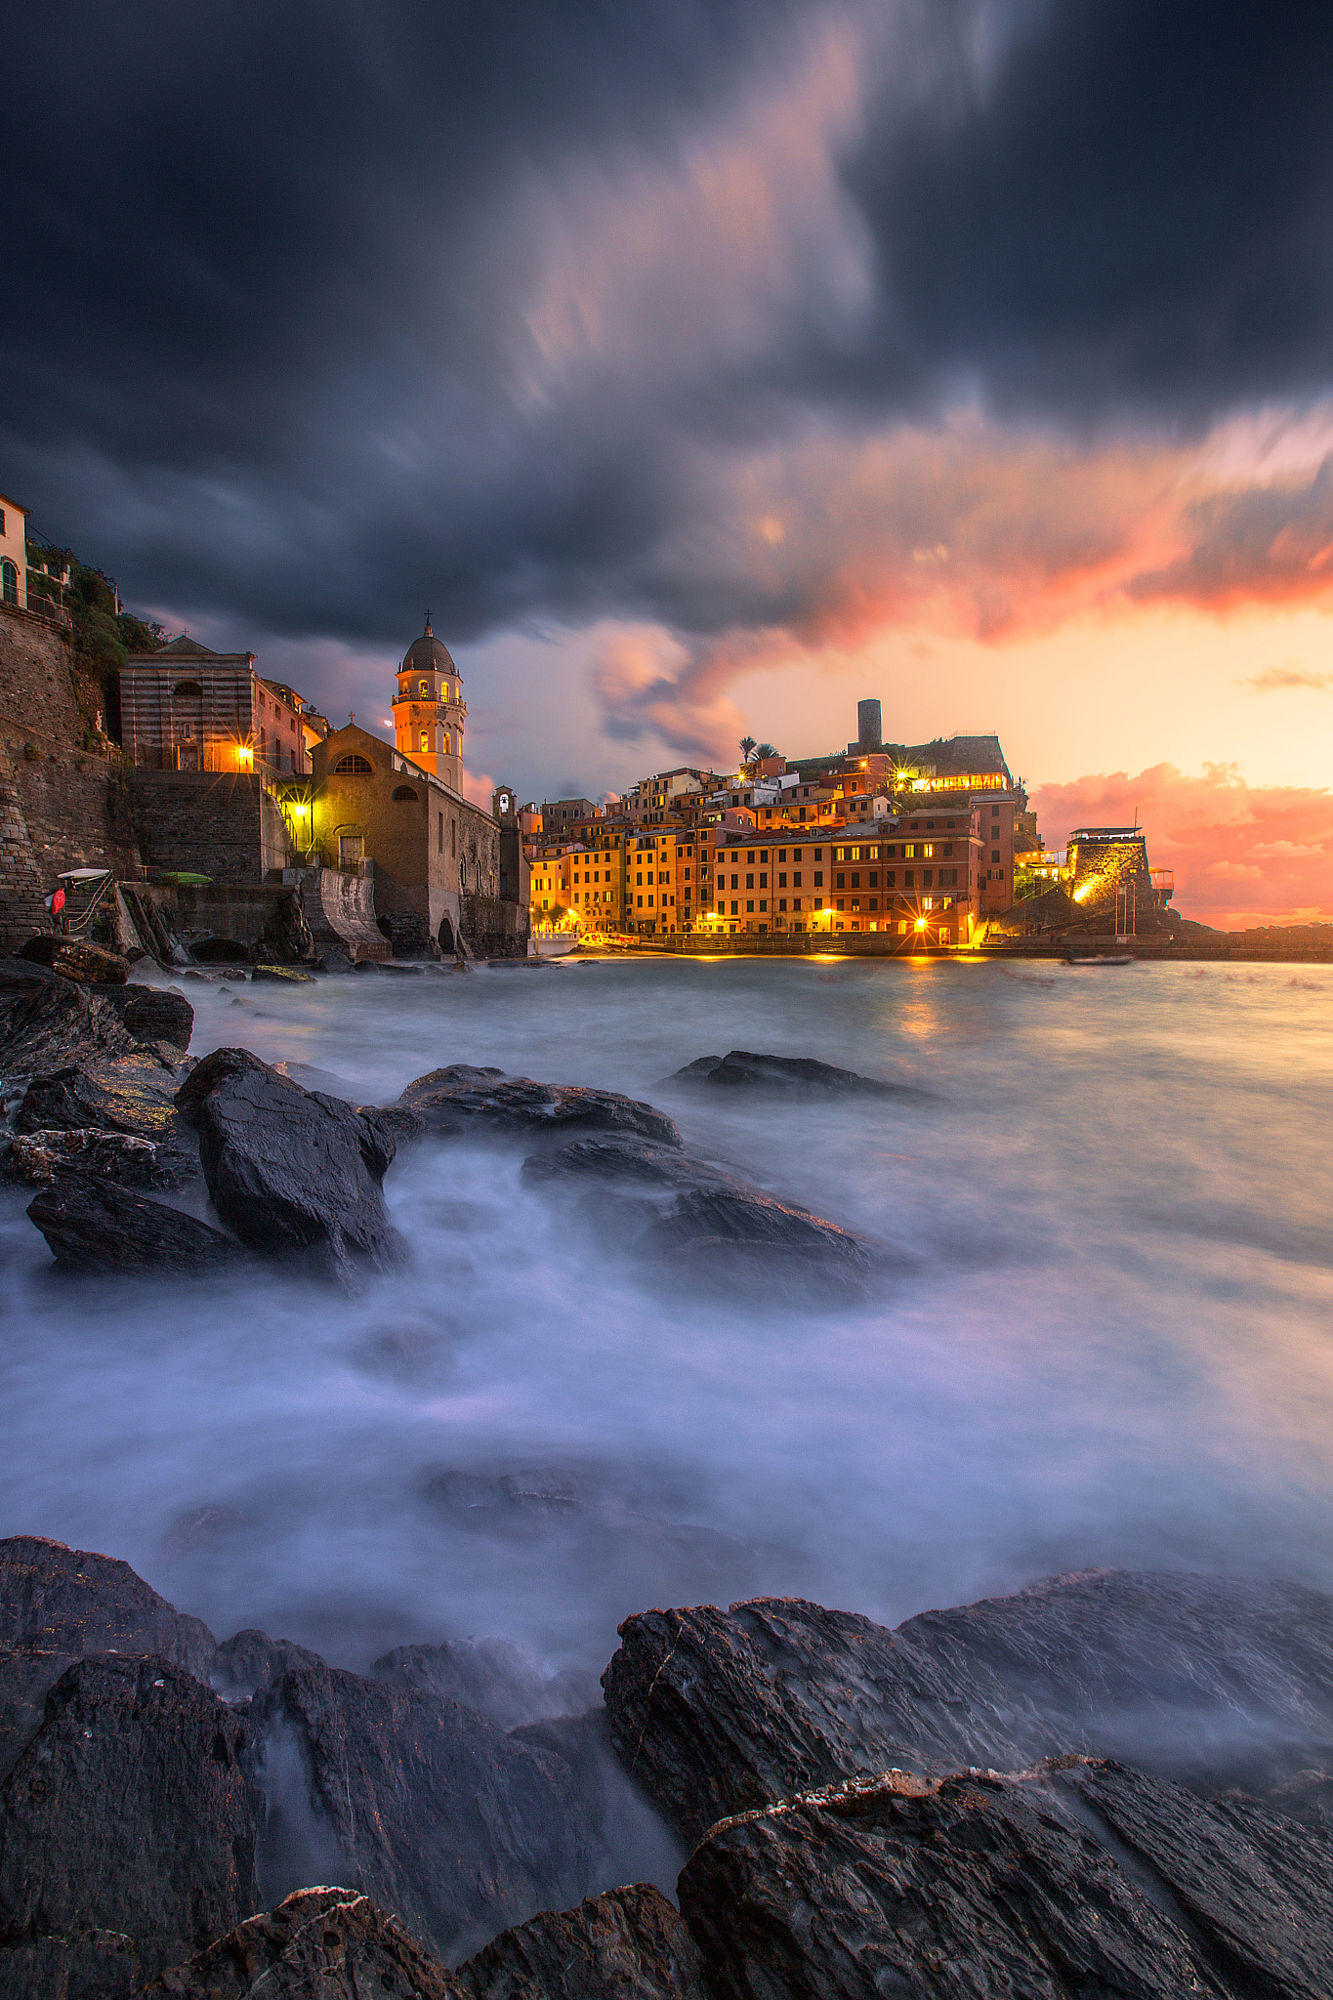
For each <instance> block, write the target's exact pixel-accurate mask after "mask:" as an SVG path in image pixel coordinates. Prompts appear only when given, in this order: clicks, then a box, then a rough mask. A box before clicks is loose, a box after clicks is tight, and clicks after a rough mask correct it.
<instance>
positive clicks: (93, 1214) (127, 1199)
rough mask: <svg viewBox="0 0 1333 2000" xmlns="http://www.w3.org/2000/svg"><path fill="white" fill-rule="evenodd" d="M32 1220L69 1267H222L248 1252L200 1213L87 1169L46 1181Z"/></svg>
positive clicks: (159, 1270) (162, 1270)
mask: <svg viewBox="0 0 1333 2000" xmlns="http://www.w3.org/2000/svg"><path fill="white" fill-rule="evenodd" d="M28 1219H29V1221H30V1222H33V1223H35V1224H36V1226H37V1228H38V1229H40V1230H41V1232H42V1235H43V1236H44V1237H45V1238H46V1241H47V1245H48V1247H49V1249H50V1251H51V1255H52V1256H53V1257H54V1258H55V1260H56V1263H57V1265H58V1266H59V1268H60V1269H61V1270H63V1271H87V1272H100V1273H104V1274H106V1275H108V1276H110V1275H114V1274H130V1273H136V1272H142V1273H144V1274H145V1275H148V1276H159V1275H162V1276H165V1275H166V1274H167V1273H182V1272H206V1271H218V1270H223V1269H226V1268H227V1267H228V1266H231V1265H235V1264H238V1263H241V1262H242V1261H243V1260H244V1255H245V1253H244V1251H243V1250H242V1248H241V1245H240V1244H239V1243H237V1242H236V1241H235V1240H234V1239H233V1238H232V1237H230V1236H224V1235H223V1233H222V1231H221V1230H220V1229H214V1228H213V1227H212V1226H211V1225H210V1224H209V1223H207V1222H200V1220H199V1219H198V1217H197V1216H193V1215H183V1214H182V1213H181V1211H180V1210H179V1209H177V1208H166V1207H164V1206H163V1204H162V1203H161V1202H160V1201H149V1200H147V1199H146V1197H145V1196H143V1195H141V1194H138V1193H136V1192H135V1190H134V1189H133V1188H126V1187H119V1186H118V1185H117V1184H116V1183H115V1182H114V1181H106V1180H96V1179H94V1178H92V1176H90V1175H88V1174H78V1173H65V1174H61V1175H60V1176H59V1177H58V1178H57V1179H56V1180H54V1181H53V1182H52V1183H51V1185H50V1186H49V1187H44V1188H42V1189H41V1191H40V1192H39V1193H38V1194H36V1195H34V1197H33V1199H32V1200H31V1201H30V1202H29V1203H28Z"/></svg>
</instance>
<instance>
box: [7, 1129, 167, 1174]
mask: <svg viewBox="0 0 1333 2000" xmlns="http://www.w3.org/2000/svg"><path fill="white" fill-rule="evenodd" d="M4 1164H5V1172H6V1174H7V1175H8V1176H9V1177H10V1179H12V1180H16V1181H22V1182H24V1184H25V1185H26V1186H28V1187H49V1186H50V1185H51V1183H52V1182H53V1181H54V1180H55V1179H56V1177H57V1175H59V1174H64V1173H69V1172H77V1173H82V1174H91V1175H94V1176H96V1177H98V1178H99V1179H102V1180H108V1181H114V1182H115V1183H116V1184H117V1186H119V1187H169V1186H171V1184H172V1181H173V1178H174V1177H173V1175H172V1174H171V1173H170V1172H169V1171H165V1170H163V1169H162V1168H160V1167H159V1166H158V1164H157V1147H156V1146H155V1145H154V1143H153V1141H152V1140H151V1139H136V1138H134V1137H132V1136H131V1135H130V1134H129V1133H128V1132H90V1131H81V1132H58V1131H51V1132H43V1131H38V1132H26V1133H25V1132H16V1133H15V1134H14V1136H13V1138H12V1139H11V1140H10V1142H9V1150H8V1152H7V1154H6V1155H5V1163H4Z"/></svg>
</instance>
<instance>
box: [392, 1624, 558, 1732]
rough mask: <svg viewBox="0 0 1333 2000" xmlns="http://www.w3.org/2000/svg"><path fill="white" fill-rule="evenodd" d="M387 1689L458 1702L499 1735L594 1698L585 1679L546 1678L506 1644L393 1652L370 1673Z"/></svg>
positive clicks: (459, 1643) (521, 1650)
mask: <svg viewBox="0 0 1333 2000" xmlns="http://www.w3.org/2000/svg"><path fill="white" fill-rule="evenodd" d="M370 1671H371V1673H372V1675H373V1676H374V1678H375V1679H376V1680H381V1681H387V1682H388V1683H389V1684H390V1686H392V1687H402V1688H422V1689H424V1690H425V1691H426V1692H427V1693H428V1694H437V1695H444V1696H446V1697H447V1698H448V1699H449V1700H450V1701H460V1702H463V1703H464V1704H465V1705H466V1706H467V1707H468V1708H475V1709H478V1710H479V1711H480V1713H481V1714H482V1715H486V1716H489V1717H490V1719H491V1721H492V1722H498V1723H499V1725H500V1727H501V1728H502V1729H514V1728H517V1727H518V1725H519V1724H520V1723H525V1722H536V1721H537V1720H538V1718H539V1717H541V1716H547V1715H572V1714H573V1713H574V1712H575V1711H576V1710H580V1709H585V1708H587V1707H588V1706H589V1704H590V1703H591V1702H592V1701H593V1700H594V1699H595V1697H596V1684H595V1682H593V1681H592V1679H591V1676H587V1677H585V1676H583V1675H581V1674H578V1673H575V1672H565V1673H557V1674H548V1673H546V1672H544V1671H543V1669H542V1667H541V1664H540V1662H539V1661H538V1660H537V1658H536V1656H535V1654H533V1653H531V1652H529V1651H528V1650H527V1648H526V1647H523V1646H516V1645H514V1644H513V1643H512V1641H510V1640H508V1639H445V1640H442V1641H441V1643H440V1644H439V1645H438V1646H395V1647H394V1648H393V1650H392V1651H391V1652H388V1653H382V1654H381V1655H380V1657H379V1659H378V1660H375V1661H374V1662H373V1663H372V1665H371V1669H370Z"/></svg>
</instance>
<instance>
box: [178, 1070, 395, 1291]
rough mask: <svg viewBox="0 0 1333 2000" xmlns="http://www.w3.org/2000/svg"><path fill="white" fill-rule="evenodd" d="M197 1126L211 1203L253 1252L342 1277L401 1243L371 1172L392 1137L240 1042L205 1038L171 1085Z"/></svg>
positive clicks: (370, 1118) (389, 1257) (389, 1152)
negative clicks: (223, 1044)
mask: <svg viewBox="0 0 1333 2000" xmlns="http://www.w3.org/2000/svg"><path fill="white" fill-rule="evenodd" d="M176 1103H177V1106H178V1108H179V1110H180V1113H181V1116H182V1117H184V1118H185V1119H187V1120H188V1121H189V1122H190V1123H191V1124H192V1125H194V1126H195V1127H196V1128H197V1130H198V1134H199V1151H200V1161H201V1164H202V1167H203V1172H204V1179H205V1180H206V1181H207V1183H208V1191H209V1194H210V1195H211V1196H212V1199H213V1205H214V1207H215V1208H216V1209H217V1211H218V1214H219V1215H220V1216H221V1217H222V1219H223V1221H224V1222H225V1223H226V1224H227V1225H228V1227H229V1228H231V1229H234V1230H235V1232H236V1234H237V1235H238V1236H239V1237H240V1239H241V1241H242V1242H243V1243H245V1244H247V1245H248V1246H249V1247H250V1248H251V1249H253V1250H255V1251H257V1252H258V1253H259V1254H260V1255H262V1256H265V1257H269V1258H273V1259H275V1260H277V1261H280V1262H286V1263H289V1264H293V1265H296V1266H298V1267H302V1268H305V1269H308V1270H314V1271H317V1272H320V1273H323V1274H325V1275H329V1276H333V1277H338V1278H340V1279H344V1280H346V1279H348V1278H350V1277H351V1276H352V1274H353V1273H354V1272H355V1270H356V1268H357V1267H358V1266H362V1267H364V1266H367V1265H369V1266H373V1267H376V1268H379V1269H386V1268H388V1267H389V1266H391V1265H393V1264H394V1263H396V1262H397V1261H398V1259H399V1257H400V1255H401V1250H402V1246H401V1242H400V1239H399V1238H398V1235H397V1233H396V1231H395V1230H394V1229H393V1227H392V1225H391V1224H390V1222H389V1216H388V1211H387V1209H386V1208H385V1206H384V1194H383V1190H382V1187H381V1182H382V1181H383V1179H384V1174H385V1169H386V1168H387V1167H388V1165H389V1162H390V1161H391V1160H392V1158H393V1156H394V1151H395V1143H396V1142H395V1140H394V1136H393V1134H392V1132H391V1131H390V1130H389V1128H388V1126H387V1125H386V1123H385V1122H384V1120H383V1119H381V1118H379V1117H377V1116H376V1115H375V1114H373V1113H369V1112H363V1111H358V1110H356V1109H355V1108H354V1107H353V1106H351V1105H349V1104H345V1103H343V1101H342V1100H341V1099H340V1098H335V1097H326V1096H325V1095H324V1094H323V1093H322V1092H319V1091H307V1090H303V1089H302V1088H301V1086H300V1085H299V1084H298V1083H294V1082H293V1081H292V1079H291V1078H290V1077H285V1076H279V1075H278V1073H277V1072H276V1070H273V1069H271V1068H270V1067H269V1065H268V1064H267V1063H264V1062H261V1061H260V1060H259V1058H258V1057H257V1056H254V1055H251V1054H250V1052H249V1050H248V1049H215V1050H214V1051H213V1053H212V1054H211V1055H208V1056H205V1057H204V1059H203V1061H202V1062H200V1063H198V1064H197V1065H196V1067H195V1068H194V1069H193V1070H192V1071H191V1073H190V1075H189V1076H188V1077H187V1078H186V1080H185V1082H184V1083H183V1084H182V1086H181V1088H180V1090H179V1091H178V1093H177V1096H176Z"/></svg>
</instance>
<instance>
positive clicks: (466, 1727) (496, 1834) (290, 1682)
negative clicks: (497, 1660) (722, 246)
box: [253, 1667, 593, 1957]
mask: <svg viewBox="0 0 1333 2000" xmlns="http://www.w3.org/2000/svg"><path fill="white" fill-rule="evenodd" d="M253 1718H254V1726H255V1730H256V1734H257V1736H258V1737H259V1739H260V1741H261V1746H262V1747H261V1756H262V1759H263V1771H264V1788H265V1791H266V1794H267V1799H268V1831H267V1835H266V1850H265V1852H266V1863H265V1879H266V1880H274V1879H275V1878H276V1879H277V1880H278V1882H279V1884H280V1886H291V1887H295V1886H298V1885H300V1884H303V1883H308V1882H309V1881H311V1880H312V1879H319V1877H320V1875H323V1877H324V1879H327V1878H328V1875H329V1874H330V1873H333V1874H334V1875H335V1876H336V1877H338V1878H340V1879H341V1880H343V1881H344V1882H346V1883H347V1884H349V1885H350V1886H354V1887H356V1888H357V1889H359V1890H360V1891H361V1893H362V1894H363V1895H367V1896H369V1897H370V1898H371V1899H372V1901H374V1902H376V1903H380V1904H383V1905H384V1907H385V1908H387V1909H390V1910H393V1911H394V1912H395V1913H396V1914H397V1915H398V1916H399V1917H400V1918H401V1919H402V1921H403V1922H404V1923H405V1924H406V1925H407V1927H408V1929H409V1930H410V1931H412V1932H413V1933H414V1934H415V1935H417V1936H419V1937H421V1938H423V1939H424V1940H425V1941H426V1943H427V1944H429V1945H430V1946H431V1947H432V1949H434V1950H436V1951H438V1952H440V1953H441V1954H443V1955H446V1956H448V1957H455V1956H458V1955H461V1954H462V1953H464V1952H467V1951H474V1950H476V1949H477V1948H478V1947H479V1946H480V1945H481V1944H482V1943H484V1941H485V1940H486V1939H487V1938H489V1937H491V1936H493V1935H494V1933H495V1932H496V1930H498V1929H500V1928H501V1927H502V1926H504V1925H506V1924H512V1923H517V1922H522V1921H523V1920H525V1919H526V1918H528V1917H530V1916H532V1915H533V1913H534V1912H535V1911H536V1910H539V1909H541V1908H544V1907H546V1906H548V1905H550V1904H565V1903H570V1902H573V1901H574V1900H576V1899H577V1897H578V1896H580V1895H581V1894H583V1893H584V1891H585V1890H586V1888H587V1887H588V1881H587V1868H588V1852H589V1849H590V1846H591V1841H592V1836H593V1829H592V1827H591V1826H590V1824H589V1823H588V1817H587V1812H586V1808H585V1807H584V1805H583V1803H582V1801H581V1799H580V1797H579V1793H578V1787H577V1785H576V1783H575V1780H574V1776H573V1774H572V1773H571V1772H570V1771H569V1769H568V1768H567V1767H566V1766H565V1765H564V1764H563V1763H562V1762H561V1761H560V1760H559V1759H558V1758H556V1757H553V1756H551V1755H549V1754H547V1753H545V1752H542V1751H538V1750H535V1749H531V1748H529V1747H528V1746H527V1745H525V1744H522V1743H518V1742H515V1741H514V1740H513V1739H512V1738H511V1737H509V1736H507V1735H506V1734H505V1733H504V1731H503V1730H501V1729H498V1728H497V1727H496V1726H495V1724H494V1723H492V1722H488V1721H487V1719H486V1718H485V1716H483V1715H479V1714H478V1713H477V1712H476V1711H475V1710H474V1709H469V1708H464V1707H463V1706H462V1705H461V1704H459V1703H457V1702H452V1701H445V1700H441V1699H440V1698H439V1697H437V1696H435V1695H430V1694H424V1693H422V1692H420V1691H419V1690H407V1689H400V1688H391V1687H386V1686H385V1685H384V1684H383V1683H381V1682H378V1681H369V1680H362V1679H361V1678H360V1677H359V1676H358V1675H356V1674H349V1673H343V1672H341V1671H339V1670H337V1669H334V1668H332V1667H323V1668H315V1669H311V1668H306V1669H301V1670H299V1671H294V1672H291V1673H288V1674H286V1675H284V1676H283V1678H282V1679H281V1680H280V1681H278V1682H276V1683H275V1684H274V1686H273V1687H271V1688H270V1689H269V1690H268V1691H267V1692H266V1693H263V1694H260V1695H258V1696H256V1698H255V1703H254V1708H253ZM284 1875H285V1876H286V1881H285V1882H283V1881H282V1878H283V1876H284Z"/></svg>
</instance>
